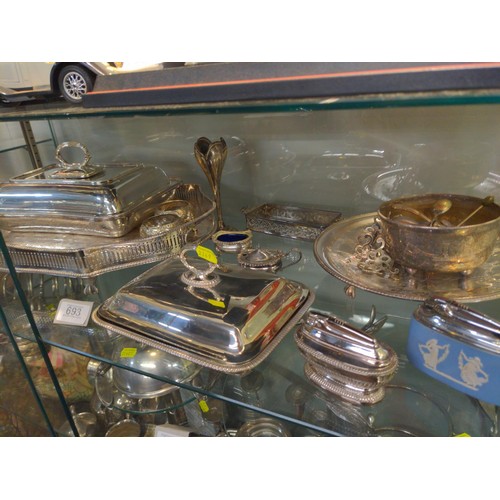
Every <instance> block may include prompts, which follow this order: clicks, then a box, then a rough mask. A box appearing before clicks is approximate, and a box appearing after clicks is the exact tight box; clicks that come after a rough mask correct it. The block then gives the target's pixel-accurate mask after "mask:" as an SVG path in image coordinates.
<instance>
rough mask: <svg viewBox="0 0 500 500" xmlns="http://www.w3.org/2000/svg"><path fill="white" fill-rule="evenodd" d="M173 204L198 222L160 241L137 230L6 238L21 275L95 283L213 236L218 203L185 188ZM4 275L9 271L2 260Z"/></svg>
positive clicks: (8, 234)
mask: <svg viewBox="0 0 500 500" xmlns="http://www.w3.org/2000/svg"><path fill="white" fill-rule="evenodd" d="M172 199H181V200H187V201H189V202H191V203H192V205H193V210H194V214H195V218H194V219H193V220H191V221H189V222H186V223H184V224H183V225H181V226H178V227H176V228H175V229H172V230H170V231H168V232H167V233H163V234H161V235H155V236H149V237H143V238H141V237H140V234H139V232H140V229H139V228H136V229H134V230H132V231H131V232H130V233H128V234H126V235H125V236H121V237H117V238H107V237H99V236H86V235H72V234H55V233H43V234H42V233H40V234H38V235H37V237H36V238H34V237H33V233H22V232H18V233H16V232H9V231H5V232H4V238H5V243H6V245H7V247H8V249H9V253H10V256H11V258H12V261H13V264H14V266H15V268H16V270H17V271H18V272H23V273H45V274H53V275H57V276H66V277H75V278H94V277H96V276H99V275H101V274H103V273H105V272H110V271H115V270H118V269H123V268H126V267H132V266H138V265H142V264H150V263H153V262H158V261H160V260H163V259H165V258H167V257H169V256H171V255H174V254H176V253H178V252H179V251H180V250H181V248H182V246H183V245H184V244H186V243H188V242H189V243H195V242H198V241H201V240H203V239H205V238H206V237H208V236H209V235H210V234H212V232H213V230H214V227H215V226H214V224H215V222H214V213H215V208H216V206H215V203H214V202H213V201H212V200H210V199H208V198H207V197H206V196H205V195H204V194H203V193H202V192H201V190H200V188H199V186H198V185H196V184H181V185H180V186H179V187H177V188H176V189H175V190H174V192H173V196H172ZM0 269H1V270H4V271H5V270H7V266H6V263H5V261H4V259H3V257H1V259H0Z"/></svg>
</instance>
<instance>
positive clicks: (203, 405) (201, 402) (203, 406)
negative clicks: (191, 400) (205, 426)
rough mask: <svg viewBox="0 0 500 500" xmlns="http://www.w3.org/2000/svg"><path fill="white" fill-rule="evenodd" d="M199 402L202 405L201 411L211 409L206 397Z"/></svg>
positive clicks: (204, 411) (205, 411)
mask: <svg viewBox="0 0 500 500" xmlns="http://www.w3.org/2000/svg"><path fill="white" fill-rule="evenodd" d="M198 404H199V405H200V408H201V411H202V412H203V413H207V412H208V411H210V408H209V407H208V405H207V402H206V401H205V400H204V399H202V400H201V401H200V402H199V403H198Z"/></svg>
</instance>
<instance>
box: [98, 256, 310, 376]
mask: <svg viewBox="0 0 500 500" xmlns="http://www.w3.org/2000/svg"><path fill="white" fill-rule="evenodd" d="M194 249H195V247H191V246H187V247H185V248H184V249H183V251H182V252H181V255H180V256H179V258H173V259H170V260H169V261H166V262H163V263H162V264H159V265H157V266H155V267H154V268H151V269H150V270H149V271H146V272H145V273H144V274H142V275H141V276H139V277H138V278H136V279H135V280H133V281H132V282H130V283H129V284H127V285H125V286H124V287H122V288H121V289H120V290H119V291H118V292H117V293H116V294H115V295H114V296H113V297H111V298H110V299H108V300H106V301H105V302H104V303H103V304H101V305H100V306H99V307H98V308H96V310H95V311H94V314H93V318H94V321H96V323H97V324H99V325H100V326H103V327H104V328H106V329H107V330H108V331H114V332H116V333H120V334H122V335H125V336H128V337H129V338H132V339H134V340H136V341H138V342H144V343H148V344H149V345H152V346H153V347H156V348H159V349H163V350H166V351H167V352H170V353H172V354H175V355H178V356H180V357H183V358H185V359H189V360H191V361H193V362H195V363H197V364H201V365H202V366H208V367H210V368H213V369H217V370H220V371H224V372H226V373H239V372H242V371H244V370H246V369H253V368H255V366H256V365H257V364H258V363H260V362H261V361H262V360H263V359H264V358H265V357H266V356H267V355H268V354H269V353H270V352H271V350H272V349H273V348H274V347H275V346H276V345H277V343H278V342H279V341H281V339H282V338H283V337H284V335H285V334H286V333H287V332H288V331H289V330H290V329H291V328H292V327H293V326H294V325H295V324H296V322H297V321H299V319H300V318H301V317H302V315H303V314H305V312H306V311H307V309H308V307H309V306H310V305H311V303H312V301H313V300H314V294H313V292H311V291H310V290H309V289H307V288H306V287H304V286H303V285H302V284H300V283H298V282H295V281H290V280H287V279H285V278H283V277H279V276H275V275H274V274H271V273H268V272H257V271H253V270H245V269H242V268H241V266H239V265H229V264H228V265H224V267H223V269H220V268H218V267H217V265H216V264H213V263H208V262H207V261H204V260H201V259H192V258H188V257H187V255H186V254H187V252H188V251H192V250H194Z"/></svg>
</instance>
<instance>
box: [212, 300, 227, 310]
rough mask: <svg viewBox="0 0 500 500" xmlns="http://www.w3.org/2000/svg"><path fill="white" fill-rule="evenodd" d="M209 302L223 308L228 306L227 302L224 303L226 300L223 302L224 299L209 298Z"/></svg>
mask: <svg viewBox="0 0 500 500" xmlns="http://www.w3.org/2000/svg"><path fill="white" fill-rule="evenodd" d="M208 303H209V304H211V305H213V306H215V307H221V308H222V309H224V307H226V304H224V302H222V300H215V299H208Z"/></svg>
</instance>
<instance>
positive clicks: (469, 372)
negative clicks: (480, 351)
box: [458, 351, 489, 389]
mask: <svg viewBox="0 0 500 500" xmlns="http://www.w3.org/2000/svg"><path fill="white" fill-rule="evenodd" d="M458 366H459V368H460V376H461V377H462V380H463V381H464V382H465V383H466V384H467V385H468V386H469V387H470V388H471V389H476V388H477V387H478V386H481V385H483V384H485V383H486V382H488V379H489V377H488V374H487V373H486V372H485V371H484V370H483V369H482V368H483V364H482V362H481V360H480V359H479V357H477V356H474V357H473V356H471V357H467V356H466V354H465V353H464V352H463V351H460V355H459V356H458Z"/></svg>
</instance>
